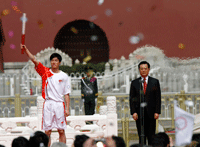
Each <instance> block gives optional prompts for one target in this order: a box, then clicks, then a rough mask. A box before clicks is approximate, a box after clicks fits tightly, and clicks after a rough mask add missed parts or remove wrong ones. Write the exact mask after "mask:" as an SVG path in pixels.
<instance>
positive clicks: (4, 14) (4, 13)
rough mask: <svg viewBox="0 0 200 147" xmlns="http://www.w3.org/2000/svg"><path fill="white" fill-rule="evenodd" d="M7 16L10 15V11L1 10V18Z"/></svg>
mask: <svg viewBox="0 0 200 147" xmlns="http://www.w3.org/2000/svg"><path fill="white" fill-rule="evenodd" d="M8 14H10V10H9V9H5V10H3V11H2V12H1V15H2V16H6V15H8Z"/></svg>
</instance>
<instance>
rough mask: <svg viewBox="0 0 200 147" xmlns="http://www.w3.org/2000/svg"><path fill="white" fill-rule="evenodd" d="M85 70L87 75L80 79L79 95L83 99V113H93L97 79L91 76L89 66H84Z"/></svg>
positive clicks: (96, 95) (91, 70)
mask: <svg viewBox="0 0 200 147" xmlns="http://www.w3.org/2000/svg"><path fill="white" fill-rule="evenodd" d="M85 70H86V75H87V76H86V77H83V78H82V79H81V97H82V99H83V101H84V107H85V115H93V114H94V113H95V99H96V98H97V97H98V87H97V79H96V78H95V77H94V76H93V69H92V68H91V67H86V69H85ZM87 123H89V122H87Z"/></svg>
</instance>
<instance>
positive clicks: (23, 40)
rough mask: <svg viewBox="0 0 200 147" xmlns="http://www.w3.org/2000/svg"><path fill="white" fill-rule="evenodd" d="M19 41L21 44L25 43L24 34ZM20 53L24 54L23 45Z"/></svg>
mask: <svg viewBox="0 0 200 147" xmlns="http://www.w3.org/2000/svg"><path fill="white" fill-rule="evenodd" d="M21 43H22V45H24V44H25V34H22V40H21ZM21 53H22V54H24V47H23V49H22V50H21Z"/></svg>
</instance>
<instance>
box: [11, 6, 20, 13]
mask: <svg viewBox="0 0 200 147" xmlns="http://www.w3.org/2000/svg"><path fill="white" fill-rule="evenodd" d="M12 9H13V10H14V11H16V12H17V13H22V12H21V11H20V10H19V9H18V7H17V6H12Z"/></svg>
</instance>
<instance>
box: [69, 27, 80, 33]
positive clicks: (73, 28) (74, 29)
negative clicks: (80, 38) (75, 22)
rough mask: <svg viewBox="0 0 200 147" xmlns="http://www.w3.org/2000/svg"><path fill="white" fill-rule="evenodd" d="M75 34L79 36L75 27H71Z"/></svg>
mask: <svg viewBox="0 0 200 147" xmlns="http://www.w3.org/2000/svg"><path fill="white" fill-rule="evenodd" d="M70 30H71V31H72V32H73V33H74V34H78V30H77V29H76V28H75V27H71V29H70Z"/></svg>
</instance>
